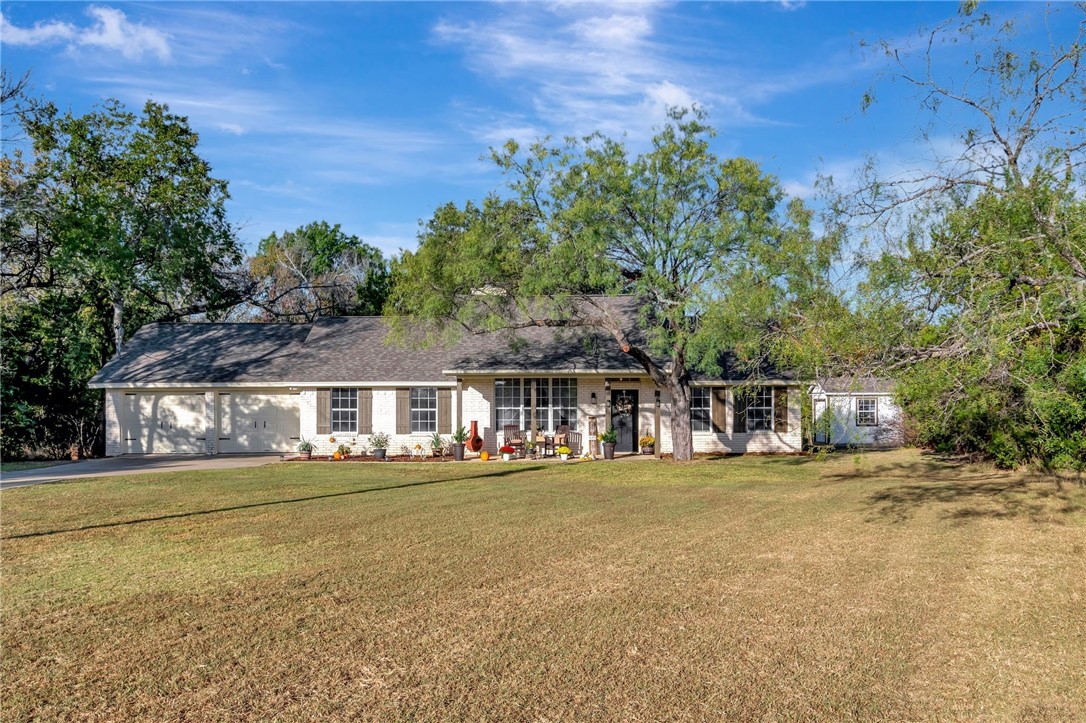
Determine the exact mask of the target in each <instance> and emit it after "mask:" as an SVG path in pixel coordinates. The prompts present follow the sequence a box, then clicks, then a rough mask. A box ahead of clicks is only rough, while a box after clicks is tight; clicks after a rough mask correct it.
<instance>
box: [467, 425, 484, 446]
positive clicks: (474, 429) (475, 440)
mask: <svg viewBox="0 0 1086 723" xmlns="http://www.w3.org/2000/svg"><path fill="white" fill-rule="evenodd" d="M467 447H468V451H469V452H478V451H479V450H480V449H482V448H483V438H482V437H480V436H479V422H477V421H475V420H474V419H473V420H471V431H470V432H468V441H467Z"/></svg>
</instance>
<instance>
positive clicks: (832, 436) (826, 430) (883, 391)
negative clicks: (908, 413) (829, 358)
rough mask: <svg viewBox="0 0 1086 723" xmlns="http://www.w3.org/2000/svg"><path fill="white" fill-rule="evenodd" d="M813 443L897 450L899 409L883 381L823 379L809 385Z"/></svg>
mask: <svg viewBox="0 0 1086 723" xmlns="http://www.w3.org/2000/svg"><path fill="white" fill-rule="evenodd" d="M810 394H811V413H812V419H813V421H814V430H813V431H814V442H815V444H828V445H833V446H836V447H897V446H900V445H901V444H902V443H903V441H904V430H903V428H902V414H901V408H900V407H899V406H898V405H897V403H896V402H895V401H894V396H893V383H892V382H890V381H889V380H885V379H872V378H860V379H848V378H841V377H839V378H833V379H826V380H823V381H821V382H818V383H816V384H814V385H813V386H811V389H810Z"/></svg>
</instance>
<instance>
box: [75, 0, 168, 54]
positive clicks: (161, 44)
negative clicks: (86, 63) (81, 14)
mask: <svg viewBox="0 0 1086 723" xmlns="http://www.w3.org/2000/svg"><path fill="white" fill-rule="evenodd" d="M87 14H88V15H90V16H91V17H92V18H94V20H95V23H94V25H92V26H91V27H89V28H85V29H84V30H82V31H81V32H80V33H79V35H78V36H77V38H76V42H77V43H78V44H79V45H85V46H90V47H97V48H105V49H107V50H116V51H118V52H120V54H121V55H123V56H124V57H125V58H127V59H129V60H139V59H140V58H142V57H143V56H144V55H154V56H156V57H157V58H158V59H159V60H161V61H163V62H166V61H169V60H170V44H169V41H168V40H167V38H166V36H165V35H164V34H163V33H162V32H160V31H158V30H155V29H154V28H149V27H147V26H146V25H143V24H141V23H133V22H129V20H128V18H127V16H125V14H124V13H123V12H121V11H120V10H117V9H115V8H107V7H90V8H87Z"/></svg>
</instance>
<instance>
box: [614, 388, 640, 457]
mask: <svg viewBox="0 0 1086 723" xmlns="http://www.w3.org/2000/svg"><path fill="white" fill-rule="evenodd" d="M611 424H613V425H615V431H616V432H618V441H617V442H616V443H615V451H616V452H635V451H637V448H636V447H635V446H634V445H636V444H637V390H636V389H612V390H611Z"/></svg>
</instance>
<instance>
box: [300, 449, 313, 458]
mask: <svg viewBox="0 0 1086 723" xmlns="http://www.w3.org/2000/svg"><path fill="white" fill-rule="evenodd" d="M312 457H313V452H312V450H310V451H309V452H299V453H298V459H312Z"/></svg>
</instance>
